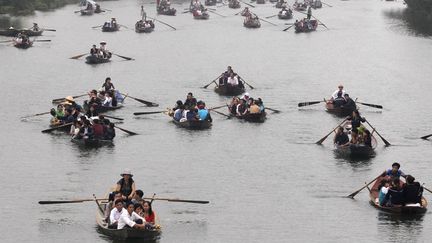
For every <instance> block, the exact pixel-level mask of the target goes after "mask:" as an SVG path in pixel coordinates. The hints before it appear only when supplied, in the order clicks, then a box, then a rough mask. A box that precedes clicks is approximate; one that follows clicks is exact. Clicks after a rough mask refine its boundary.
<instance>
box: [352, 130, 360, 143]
mask: <svg viewBox="0 0 432 243" xmlns="http://www.w3.org/2000/svg"><path fill="white" fill-rule="evenodd" d="M358 142H359V141H358V134H357V131H351V141H350V144H358Z"/></svg>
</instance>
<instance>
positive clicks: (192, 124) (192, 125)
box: [173, 119, 212, 130]
mask: <svg viewBox="0 0 432 243" xmlns="http://www.w3.org/2000/svg"><path fill="white" fill-rule="evenodd" d="M173 122H174V124H176V125H177V126H178V127H182V128H186V129H189V130H205V129H209V128H211V126H212V122H211V121H201V120H193V121H183V122H179V121H176V120H174V119H173Z"/></svg>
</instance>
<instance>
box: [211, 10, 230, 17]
mask: <svg viewBox="0 0 432 243" xmlns="http://www.w3.org/2000/svg"><path fill="white" fill-rule="evenodd" d="M207 10H208V9H207ZM208 11H209V12H211V13H214V14H216V15H219V16H221V17H223V18H225V17H226V16H224V15H222V14H218V13H216V12H215V11H212V10H208Z"/></svg>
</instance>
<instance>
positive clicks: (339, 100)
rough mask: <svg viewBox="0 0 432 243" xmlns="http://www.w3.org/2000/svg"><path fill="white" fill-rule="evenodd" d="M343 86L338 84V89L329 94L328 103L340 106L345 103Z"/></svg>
mask: <svg viewBox="0 0 432 243" xmlns="http://www.w3.org/2000/svg"><path fill="white" fill-rule="evenodd" d="M343 88H344V87H343V85H342V84H340V85H339V86H338V89H337V90H336V91H335V92H333V94H332V95H331V98H330V103H333V104H334V105H335V106H341V105H342V104H344V103H345V99H344V95H345V90H344V89H343Z"/></svg>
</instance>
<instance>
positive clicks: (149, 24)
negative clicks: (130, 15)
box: [135, 20, 155, 33]
mask: <svg viewBox="0 0 432 243" xmlns="http://www.w3.org/2000/svg"><path fill="white" fill-rule="evenodd" d="M154 28H155V25H154V23H153V21H152V20H146V21H145V23H144V22H143V21H142V20H139V21H138V22H136V24H135V32H137V33H150V32H152V31H153V30H154Z"/></svg>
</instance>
